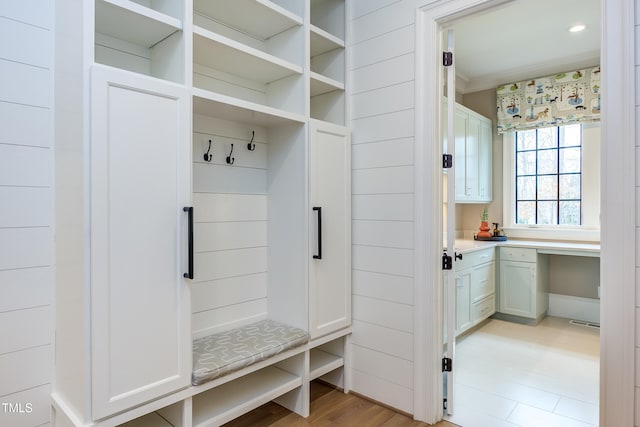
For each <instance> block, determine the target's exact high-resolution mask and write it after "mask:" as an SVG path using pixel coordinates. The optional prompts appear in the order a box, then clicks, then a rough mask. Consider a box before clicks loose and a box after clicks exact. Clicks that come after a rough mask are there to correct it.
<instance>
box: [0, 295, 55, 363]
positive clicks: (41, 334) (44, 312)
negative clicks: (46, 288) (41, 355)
mask: <svg viewBox="0 0 640 427" xmlns="http://www.w3.org/2000/svg"><path fill="white" fill-rule="evenodd" d="M52 318H53V314H52V313H51V306H50V305H45V306H42V307H34V308H28V309H24V310H17V311H8V312H5V313H0V325H7V327H5V328H1V329H0V355H1V354H6V353H10V352H14V351H19V350H23V349H26V348H32V347H38V346H41V345H43V344H50V343H51V338H52V336H53V330H52V325H51V319H52Z"/></svg>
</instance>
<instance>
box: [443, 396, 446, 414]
mask: <svg viewBox="0 0 640 427" xmlns="http://www.w3.org/2000/svg"><path fill="white" fill-rule="evenodd" d="M442 409H444V410H445V411H446V410H447V398H446V397H445V398H443V399H442Z"/></svg>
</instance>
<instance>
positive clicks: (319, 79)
mask: <svg viewBox="0 0 640 427" xmlns="http://www.w3.org/2000/svg"><path fill="white" fill-rule="evenodd" d="M310 77H311V96H316V95H322V94H325V93H328V92H332V91H334V90H344V83H342V82H339V81H337V80H334V79H332V78H330V77H327V76H323V75H322V74H318V73H316V72H314V71H311V74H310Z"/></svg>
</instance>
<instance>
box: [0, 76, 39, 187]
mask: <svg viewBox="0 0 640 427" xmlns="http://www.w3.org/2000/svg"><path fill="white" fill-rule="evenodd" d="M0 75H1V74H0ZM50 165H51V158H50V151H49V149H47V148H41V147H24V146H20V145H8V144H0V185H11V186H23V187H48V186H49V183H50V181H51V166H50Z"/></svg>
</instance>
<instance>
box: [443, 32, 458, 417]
mask: <svg viewBox="0 0 640 427" xmlns="http://www.w3.org/2000/svg"><path fill="white" fill-rule="evenodd" d="M444 31H445V32H444V36H445V37H444V43H443V44H444V49H445V50H446V51H447V52H451V53H452V54H453V50H454V49H453V48H454V35H453V30H444ZM445 75H446V82H447V104H446V108H447V111H446V112H443V114H445V115H446V117H447V121H446V123H447V129H443V133H446V135H447V141H455V134H456V132H455V127H456V121H455V119H454V118H455V116H456V115H455V99H456V84H455V81H456V78H455V76H456V72H455V60H454V61H453V63H452V64H451V65H450V66H448V67H446V72H445ZM455 151H456V144H455V143H449V144H447V154H451V157H452V158H453V159H455V158H456V153H455ZM446 183H447V185H446V193H447V197H446V200H447V217H446V220H447V227H446V240H445V242H446V245H445V247H446V253H447V254H448V255H449V256H451V257H452V258H453V259H454V260H455V243H456V239H455V236H456V229H455V224H456V209H455V207H456V189H455V187H456V185H455V184H456V162H455V161H454V162H453V167H452V168H450V169H447V179H446ZM451 266H452V270H450V271H448V272H447V274H445V278H446V279H445V287H446V293H445V295H447V298H446V304H447V307H446V309H445V310H444V312H445V313H446V319H445V321H446V325H447V333H446V341H445V354H444V356H443V357H445V358H448V359H451V362H452V363H451V366H452V367H453V366H455V363H453V362H455V353H456V323H457V322H456V319H457V312H456V300H457V295H456V290H457V289H456V272H455V262H452V263H451ZM443 378H444V383H445V387H446V388H445V396H444V399H445V402H446V409H445V414H448V415H452V414H453V408H454V399H453V396H454V394H453V393H454V371H453V370H451V371H450V372H444V373H443Z"/></svg>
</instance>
